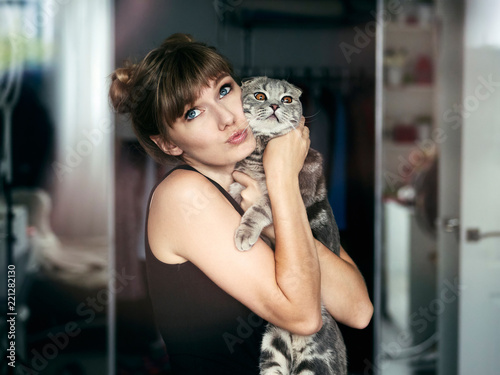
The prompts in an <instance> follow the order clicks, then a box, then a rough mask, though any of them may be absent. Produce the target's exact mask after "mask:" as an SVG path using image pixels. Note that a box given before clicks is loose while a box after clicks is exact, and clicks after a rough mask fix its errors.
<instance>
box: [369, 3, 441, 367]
mask: <svg viewBox="0 0 500 375" xmlns="http://www.w3.org/2000/svg"><path fill="white" fill-rule="evenodd" d="M379 6H380V8H379V18H380V21H381V22H380V25H382V28H381V30H380V34H379V35H380V37H381V38H380V39H379V41H378V46H377V48H378V56H379V62H378V72H377V74H378V75H379V77H380V79H379V88H378V90H379V91H378V94H379V102H378V108H377V111H378V132H379V134H378V136H379V137H378V141H379V143H378V150H379V154H378V156H379V159H378V166H379V168H378V171H377V180H378V194H379V196H378V199H379V201H378V202H377V203H378V217H379V218H381V225H380V226H379V232H378V235H379V239H378V248H377V250H376V251H377V255H376V260H377V264H376V268H377V270H378V282H379V285H378V286H379V289H378V290H379V294H378V300H377V316H378V319H377V320H378V321H377V323H378V333H377V340H378V341H376V342H378V347H377V350H376V353H377V354H376V358H375V360H376V363H377V366H376V367H377V368H376V370H377V373H379V374H434V373H435V372H436V363H437V349H436V348H437V333H436V320H437V315H436V314H438V313H439V309H441V306H440V305H439V302H441V301H439V300H437V299H436V290H437V286H436V279H437V242H436V217H437V155H438V154H437V149H436V144H437V142H436V141H435V137H437V136H438V135H439V134H438V133H437V132H436V116H435V102H436V95H437V87H436V84H435V82H436V70H435V66H436V63H437V61H436V60H437V45H436V41H437V32H438V28H437V22H436V18H435V16H434V15H435V9H434V4H433V2H431V1H418V2H412V3H411V4H410V3H408V2H394V1H380V2H379Z"/></svg>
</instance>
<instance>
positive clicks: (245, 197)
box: [233, 171, 263, 211]
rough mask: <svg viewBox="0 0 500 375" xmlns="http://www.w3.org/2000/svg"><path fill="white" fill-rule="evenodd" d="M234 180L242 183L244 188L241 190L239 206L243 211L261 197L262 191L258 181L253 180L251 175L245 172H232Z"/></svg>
mask: <svg viewBox="0 0 500 375" xmlns="http://www.w3.org/2000/svg"><path fill="white" fill-rule="evenodd" d="M233 178H234V181H236V182H238V183H239V184H241V185H243V187H244V189H243V190H242V191H241V203H240V206H241V208H243V211H246V210H248V208H249V207H250V206H252V205H254V204H255V203H257V201H258V200H259V199H260V198H261V197H262V195H263V193H262V191H261V190H260V186H259V183H258V182H257V181H255V180H254V179H253V178H252V177H250V176H249V175H247V174H246V173H243V172H240V171H234V172H233Z"/></svg>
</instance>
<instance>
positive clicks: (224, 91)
mask: <svg viewBox="0 0 500 375" xmlns="http://www.w3.org/2000/svg"><path fill="white" fill-rule="evenodd" d="M230 91H231V85H230V84H227V85H224V86H222V87H221V88H220V91H219V98H223V97H224V96H226V95H227V94H229V92H230Z"/></svg>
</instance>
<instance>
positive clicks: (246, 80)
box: [241, 76, 267, 87]
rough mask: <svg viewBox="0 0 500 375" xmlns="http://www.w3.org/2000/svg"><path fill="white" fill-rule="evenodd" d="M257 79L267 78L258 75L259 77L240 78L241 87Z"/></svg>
mask: <svg viewBox="0 0 500 375" xmlns="http://www.w3.org/2000/svg"><path fill="white" fill-rule="evenodd" d="M259 79H264V80H265V79H267V77H265V76H259V77H245V78H242V79H241V87H245V86H248V85H250V84H251V83H253V82H255V81H257V80H259Z"/></svg>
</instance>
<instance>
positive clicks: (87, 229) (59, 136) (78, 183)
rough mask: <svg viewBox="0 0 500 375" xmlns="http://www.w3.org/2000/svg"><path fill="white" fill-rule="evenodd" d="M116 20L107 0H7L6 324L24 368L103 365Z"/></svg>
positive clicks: (2, 84) (3, 75)
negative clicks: (109, 96) (110, 85)
mask: <svg viewBox="0 0 500 375" xmlns="http://www.w3.org/2000/svg"><path fill="white" fill-rule="evenodd" d="M110 20H111V17H110V5H109V2H108V1H101V0H98V1H95V0H93V1H92V0H91V1H73V2H67V1H66V2H62V1H61V2H54V1H48V0H39V1H35V0H32V1H3V2H0V110H1V119H0V121H1V125H2V169H1V171H2V181H3V184H2V200H1V206H0V220H1V223H0V225H1V230H2V234H4V235H5V236H6V241H5V240H2V250H4V248H5V249H6V250H7V251H0V254H2V257H1V260H0V266H1V269H2V272H1V273H0V274H1V275H2V280H1V284H0V288H1V292H0V298H1V300H2V304H1V306H2V314H4V315H5V314H7V316H8V317H9V319H12V320H11V322H12V323H10V322H9V323H8V324H7V327H5V326H4V325H5V324H6V323H5V322H6V319H3V318H2V322H1V323H0V332H2V338H1V340H2V341H1V342H2V346H3V343H6V342H8V343H9V354H12V356H11V357H10V358H9V364H10V365H11V367H13V366H14V365H15V367H16V369H17V370H16V371H19V372H20V373H21V372H23V371H22V370H24V372H23V373H72V374H73V373H83V372H85V373H108V371H107V370H106V369H107V368H108V349H107V343H108V339H107V330H108V324H107V320H108V318H107V312H108V308H109V306H110V301H113V291H112V290H110V289H108V280H109V279H110V276H111V275H110V271H109V270H110V269H112V268H111V266H112V265H110V264H109V261H108V259H110V252H111V251H112V250H113V235H112V231H113V221H112V220H111V218H112V213H113V211H112V209H113V205H112V203H113V195H112V182H113V181H112V178H113V173H112V171H113V164H112V163H113V159H112V156H113V148H112V144H113V143H112V142H111V137H112V134H113V127H112V126H111V113H110V109H109V105H108V100H107V95H106V92H107V82H106V79H105V77H106V76H107V75H109V72H110V71H111V67H110V65H111V64H110V62H111V49H110V45H109V42H108V40H109V39H110V37H111V33H110V27H109V25H110V24H111V23H110ZM88 25H91V27H89V26H88ZM94 33H95V34H96V35H97V36H98V37H95V35H94ZM9 214H10V215H9ZM4 254H6V256H4ZM3 270H7V271H12V272H10V273H8V276H9V278H8V285H6V281H7V278H6V277H4V275H7V273H4V272H3ZM112 275H113V276H114V275H116V272H115V273H113V274H112ZM14 284H15V287H14ZM7 286H8V288H7ZM11 286H12V287H11ZM9 297H11V298H9ZM7 299H8V300H9V301H12V304H9V305H8V304H7ZM4 306H6V307H8V310H7V311H5V308H4ZM4 328H7V330H4ZM3 332H9V336H7V337H5V336H4V334H3ZM16 373H17V372H16Z"/></svg>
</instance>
